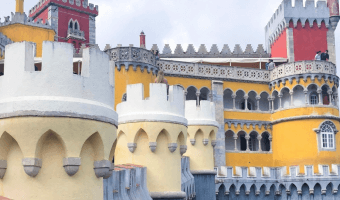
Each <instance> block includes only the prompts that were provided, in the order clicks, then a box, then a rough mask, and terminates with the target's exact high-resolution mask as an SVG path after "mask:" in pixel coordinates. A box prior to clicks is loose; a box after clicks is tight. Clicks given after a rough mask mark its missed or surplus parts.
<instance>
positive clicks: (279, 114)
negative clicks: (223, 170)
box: [271, 105, 339, 121]
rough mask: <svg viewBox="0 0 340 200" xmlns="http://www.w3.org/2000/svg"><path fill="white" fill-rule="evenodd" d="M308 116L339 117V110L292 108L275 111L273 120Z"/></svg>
mask: <svg viewBox="0 0 340 200" xmlns="http://www.w3.org/2000/svg"><path fill="white" fill-rule="evenodd" d="M306 115H333V116H339V110H338V109H336V108H331V107H328V106H323V107H318V106H317V105H316V106H313V107H302V108H292V109H286V110H281V111H275V112H274V113H273V114H272V115H271V120H273V121H274V120H278V119H282V118H287V117H298V116H306Z"/></svg>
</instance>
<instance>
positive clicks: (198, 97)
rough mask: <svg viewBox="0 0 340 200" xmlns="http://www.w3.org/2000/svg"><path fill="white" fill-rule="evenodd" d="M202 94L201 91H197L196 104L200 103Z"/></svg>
mask: <svg viewBox="0 0 340 200" xmlns="http://www.w3.org/2000/svg"><path fill="white" fill-rule="evenodd" d="M200 95H201V93H199V92H196V105H200Z"/></svg>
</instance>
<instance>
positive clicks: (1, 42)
mask: <svg viewBox="0 0 340 200" xmlns="http://www.w3.org/2000/svg"><path fill="white" fill-rule="evenodd" d="M11 43H13V41H12V40H11V39H9V38H7V36H6V35H4V34H2V33H0V57H2V56H4V54H5V47H6V45H7V44H11Z"/></svg>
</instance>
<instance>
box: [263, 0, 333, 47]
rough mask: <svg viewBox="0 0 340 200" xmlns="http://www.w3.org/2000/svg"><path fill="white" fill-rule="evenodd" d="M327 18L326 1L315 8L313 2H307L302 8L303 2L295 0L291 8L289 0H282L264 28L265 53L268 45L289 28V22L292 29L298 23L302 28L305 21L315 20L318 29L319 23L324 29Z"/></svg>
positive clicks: (319, 2)
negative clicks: (323, 24)
mask: <svg viewBox="0 0 340 200" xmlns="http://www.w3.org/2000/svg"><path fill="white" fill-rule="evenodd" d="M329 17H330V14H329V9H328V7H327V2H326V1H318V2H317V4H316V6H315V2H314V0H309V1H306V4H305V6H303V0H295V6H294V7H293V5H292V1H291V0H283V1H282V3H281V4H280V6H279V7H278V9H277V10H276V11H275V13H274V14H273V16H272V18H271V19H270V21H269V22H268V24H267V25H266V27H265V32H266V36H265V42H266V48H267V51H268V52H270V45H271V44H272V43H273V42H274V41H275V39H276V38H277V37H278V36H279V35H280V34H281V33H282V31H283V30H285V28H288V27H289V22H290V21H291V20H292V21H293V24H294V27H296V25H297V22H298V21H301V23H302V26H303V27H304V26H305V23H306V21H307V20H308V22H314V21H315V20H316V22H317V24H318V26H319V27H320V26H321V22H322V21H324V22H325V24H326V27H329V24H330V21H329ZM310 25H313V23H310Z"/></svg>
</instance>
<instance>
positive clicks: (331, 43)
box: [327, 27, 336, 64]
mask: <svg viewBox="0 0 340 200" xmlns="http://www.w3.org/2000/svg"><path fill="white" fill-rule="evenodd" d="M334 31H335V30H334V29H333V28H332V27H329V28H328V31H327V49H328V54H329V61H330V62H332V63H334V64H336V54H335V35H334Z"/></svg>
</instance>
